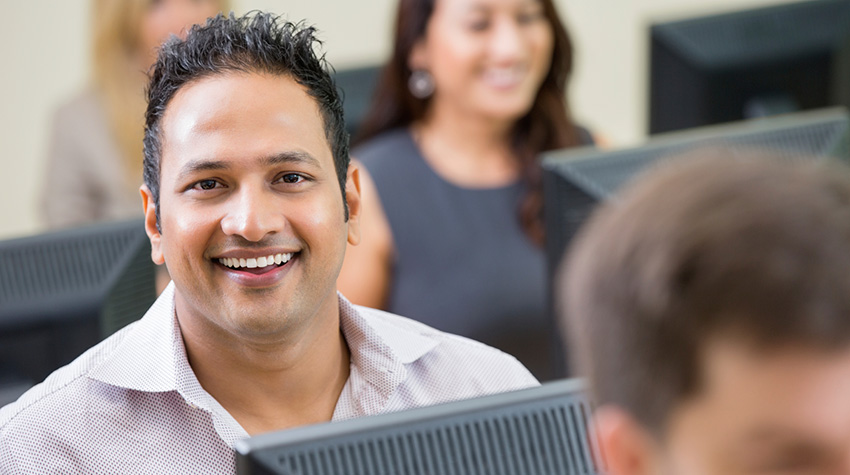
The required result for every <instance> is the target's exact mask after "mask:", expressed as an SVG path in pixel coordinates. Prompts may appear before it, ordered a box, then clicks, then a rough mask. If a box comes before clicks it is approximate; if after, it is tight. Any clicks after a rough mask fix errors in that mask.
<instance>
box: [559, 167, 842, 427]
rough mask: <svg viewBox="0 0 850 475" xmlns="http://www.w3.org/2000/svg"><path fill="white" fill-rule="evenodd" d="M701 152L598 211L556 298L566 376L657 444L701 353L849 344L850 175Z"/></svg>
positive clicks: (696, 381)
mask: <svg viewBox="0 0 850 475" xmlns="http://www.w3.org/2000/svg"><path fill="white" fill-rule="evenodd" d="M759 155H760V156H749V157H738V158H732V157H729V156H728V155H723V154H718V153H709V154H707V155H706V156H703V157H699V158H696V159H692V158H688V160H682V161H678V162H675V161H674V162H673V163H672V164H669V165H668V166H667V167H666V168H663V169H660V170H656V171H654V172H652V173H650V174H649V175H648V176H646V177H644V178H643V179H642V180H638V182H637V183H636V184H635V185H634V186H632V187H630V188H629V189H628V190H627V191H625V192H624V193H623V194H622V195H621V196H620V198H619V199H617V200H615V201H612V202H610V203H609V204H607V205H605V206H604V207H603V208H602V209H601V210H600V211H599V212H597V213H596V214H595V215H594V217H593V218H592V219H591V221H590V222H589V223H588V225H587V226H585V228H584V229H583V230H582V232H581V233H580V235H579V236H578V237H577V239H576V242H574V244H573V247H572V249H571V250H570V253H569V254H568V257H567V260H566V262H565V267H564V268H563V269H562V271H561V272H562V275H561V280H560V282H559V284H558V285H559V286H558V288H559V289H560V292H559V299H560V300H561V303H560V310H561V317H562V318H563V319H564V321H563V322H562V323H564V324H565V333H566V338H567V339H568V344H569V347H570V349H571V352H572V361H573V363H574V364H575V365H576V368H575V370H576V371H577V372H578V373H579V374H581V375H584V376H588V377H589V379H590V384H591V387H592V388H593V392H594V396H595V397H596V399H597V402H598V403H599V404H614V405H617V406H619V407H622V408H624V409H625V410H627V411H628V412H629V413H631V414H632V415H633V416H634V417H635V418H636V419H637V420H638V421H639V422H640V423H641V424H642V425H644V426H645V427H647V428H648V429H649V430H650V431H651V432H652V433H653V434H654V435H655V436H657V437H659V438H660V437H663V435H664V431H665V429H666V423H667V422H668V416H669V415H670V412H671V411H672V410H673V409H674V408H675V407H676V406H677V405H678V404H680V403H682V402H683V401H684V400H686V399H688V398H689V397H692V396H694V395H696V394H698V392H699V391H700V390H701V387H700V385H701V384H702V379H701V378H702V375H701V370H702V367H701V366H702V363H703V362H702V361H701V356H702V354H703V353H702V352H703V351H704V350H705V348H706V345H707V344H708V343H710V342H714V341H718V340H720V339H725V338H735V339H740V340H741V341H743V342H744V343H745V344H747V345H751V347H752V348H753V349H755V350H760V351H770V350H779V349H782V348H785V347H791V346H800V347H803V348H812V349H816V350H824V351H832V350H835V349H840V348H845V347H846V346H847V345H850V272H848V269H850V171H848V169H847V168H846V167H845V166H843V165H840V164H837V163H832V164H830V163H825V162H815V161H805V162H802V163H788V162H784V161H782V160H780V159H779V158H778V157H775V156H772V155H771V156H767V154H764V155H762V154H759Z"/></svg>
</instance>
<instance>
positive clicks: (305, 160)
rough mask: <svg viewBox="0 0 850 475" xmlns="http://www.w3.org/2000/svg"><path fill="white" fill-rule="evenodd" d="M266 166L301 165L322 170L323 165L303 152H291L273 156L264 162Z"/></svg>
mask: <svg viewBox="0 0 850 475" xmlns="http://www.w3.org/2000/svg"><path fill="white" fill-rule="evenodd" d="M263 161H264V162H265V164H266V165H281V164H285V163H301V164H304V165H309V166H312V167H316V168H321V164H320V163H319V160H318V159H316V157H314V156H312V155H310V154H309V153H307V152H304V151H301V150H291V151H286V152H282V153H278V154H276V155H272V156H271V157H268V158H266V159H264V160H263Z"/></svg>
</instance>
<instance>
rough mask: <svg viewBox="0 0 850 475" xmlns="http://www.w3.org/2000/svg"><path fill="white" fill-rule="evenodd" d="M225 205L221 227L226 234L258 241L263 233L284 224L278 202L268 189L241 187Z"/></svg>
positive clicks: (278, 229)
mask: <svg viewBox="0 0 850 475" xmlns="http://www.w3.org/2000/svg"><path fill="white" fill-rule="evenodd" d="M227 206H228V209H227V212H226V214H225V216H224V218H222V220H221V229H222V231H224V233H225V234H227V235H228V236H233V235H237V236H241V237H243V238H245V239H247V240H248V241H252V242H259V241H261V240H262V239H263V238H264V237H266V235H268V234H274V233H277V232H280V231H282V230H283V228H284V226H286V218H285V217H284V215H283V212H282V210H281V208H280V203H279V202H278V201H277V200H275V199H274V197H273V196H272V194H271V193H270V191H269V190H265V189H259V190H258V189H256V188H249V187H243V189H241V190H240V191H239V193H237V194H236V195H235V196H233V197H232V199H231V201H230V202H229V203H227Z"/></svg>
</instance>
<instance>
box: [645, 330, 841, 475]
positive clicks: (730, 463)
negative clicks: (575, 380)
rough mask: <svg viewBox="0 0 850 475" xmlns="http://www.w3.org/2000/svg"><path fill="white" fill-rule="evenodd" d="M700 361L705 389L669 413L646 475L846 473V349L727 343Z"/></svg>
mask: <svg viewBox="0 0 850 475" xmlns="http://www.w3.org/2000/svg"><path fill="white" fill-rule="evenodd" d="M703 362H704V370H705V373H704V376H705V379H704V385H703V386H702V391H701V392H700V394H698V395H697V396H695V397H693V398H692V399H689V400H687V401H685V402H683V403H681V404H680V406H679V407H677V408H676V409H675V410H673V411H672V412H671V414H670V419H669V426H668V427H667V432H666V437H665V440H664V441H663V442H662V443H660V444H650V445H654V446H655V447H654V449H653V451H654V452H656V455H655V456H654V457H653V458H654V459H655V461H654V462H653V463H651V464H647V465H646V466H647V467H650V466H651V467H652V469H650V470H646V471H644V472H643V473H665V474H680V475H691V474H693V475H698V474H699V475H701V474H706V475H708V474H712V475H714V474H716V475H721V474H723V475H737V474H763V475H772V474H848V473H850V349H844V350H839V351H836V352H824V351H818V350H813V349H810V348H802V347H799V348H798V347H794V348H784V349H779V350H773V351H769V352H758V351H755V350H753V349H752V347H751V346H749V345H747V344H745V343H741V342H735V341H729V340H727V341H718V342H714V343H712V344H710V345H709V347H708V348H707V350H706V352H705V353H704V359H703ZM649 387H650V388H651V385H650V386H649ZM634 473H636V472H634Z"/></svg>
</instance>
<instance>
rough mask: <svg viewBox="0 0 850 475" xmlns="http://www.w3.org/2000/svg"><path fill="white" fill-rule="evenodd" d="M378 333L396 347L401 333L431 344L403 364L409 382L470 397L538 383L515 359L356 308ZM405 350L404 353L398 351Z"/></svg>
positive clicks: (392, 316)
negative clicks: (416, 382)
mask: <svg viewBox="0 0 850 475" xmlns="http://www.w3.org/2000/svg"><path fill="white" fill-rule="evenodd" d="M357 309H358V311H359V312H360V314H361V315H362V316H363V317H364V318H365V319H367V321H369V322H370V324H371V325H372V326H373V327H374V328H376V329H378V330H379V331H381V332H383V333H385V334H387V335H388V336H389V337H393V336H394V334H398V335H402V336H401V337H399V340H397V341H394V342H388V343H389V344H390V346H391V347H394V348H398V347H401V346H403V345H405V344H406V342H405V341H404V340H405V338H404V337H403V335H404V334H407V335H411V336H418V337H420V338H423V339H427V340H430V341H431V342H432V348H431V349H430V350H429V351H425V352H423V353H422V354H421V355H420V356H419V357H418V358H416V359H415V360H413V361H408V362H406V363H407V364H408V371H409V375H410V378H412V380H414V381H415V380H420V382H421V383H423V384H426V385H435V384H436V385H437V386H441V387H445V388H446V389H447V390H450V391H456V392H457V393H458V394H459V395H461V394H462V395H463V397H473V396H478V395H484V394H491V393H496V392H502V391H509V390H514V389H521V388H525V387H530V386H536V385H538V384H539V383H538V382H537V380H536V379H535V378H534V376H532V374H531V373H530V372H529V371H528V370H527V369H526V368H525V366H523V365H522V363H520V362H519V361H518V360H517V359H516V358H515V357H513V356H511V355H509V354H507V353H505V352H503V351H501V350H499V349H496V348H493V347H491V346H488V345H485V344H484V343H481V342H478V341H475V340H471V339H469V338H466V337H463V336H459V335H454V334H451V333H446V332H443V331H440V330H437V329H435V328H433V327H430V326H428V325H425V324H424V323H421V322H418V321H415V320H412V319H410V318H406V317H403V316H399V315H395V314H392V313H389V312H384V311H381V310H376V309H371V308H365V307H357ZM401 351H404V350H401Z"/></svg>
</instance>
